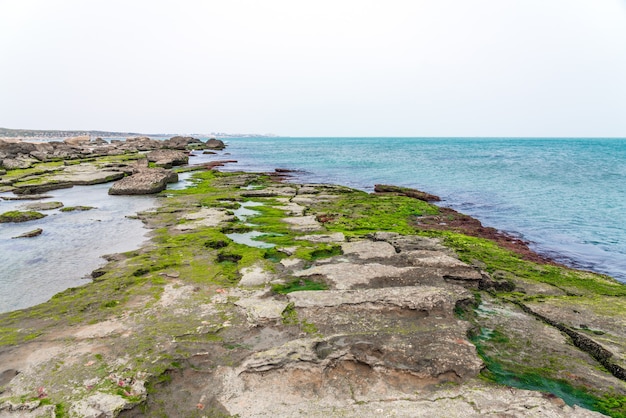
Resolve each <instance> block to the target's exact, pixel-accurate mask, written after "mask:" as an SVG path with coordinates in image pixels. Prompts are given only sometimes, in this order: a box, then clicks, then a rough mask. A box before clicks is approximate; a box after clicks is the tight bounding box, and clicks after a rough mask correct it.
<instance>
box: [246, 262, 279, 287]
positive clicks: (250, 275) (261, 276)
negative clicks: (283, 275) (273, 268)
mask: <svg viewBox="0 0 626 418" xmlns="http://www.w3.org/2000/svg"><path fill="white" fill-rule="evenodd" d="M272 278H273V275H272V274H271V273H269V272H268V271H266V270H265V269H264V268H263V267H262V266H253V267H246V268H243V269H241V280H239V285H240V286H261V285H264V284H265V283H268V282H270V281H271V280H272Z"/></svg>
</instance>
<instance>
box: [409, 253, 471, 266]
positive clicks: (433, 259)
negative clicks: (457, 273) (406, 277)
mask: <svg viewBox="0 0 626 418" xmlns="http://www.w3.org/2000/svg"><path fill="white" fill-rule="evenodd" d="M402 255H403V257H404V258H405V259H406V260H408V261H409V263H410V264H411V265H414V266H428V267H450V268H456V267H468V265H467V264H465V263H464V262H462V261H461V260H459V259H458V258H454V257H452V256H450V255H448V254H446V253H443V252H441V251H432V250H413V251H405V252H403V253H402Z"/></svg>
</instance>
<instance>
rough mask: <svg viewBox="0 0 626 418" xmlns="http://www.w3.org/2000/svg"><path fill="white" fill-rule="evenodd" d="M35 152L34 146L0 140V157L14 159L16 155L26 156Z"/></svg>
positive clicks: (27, 143) (26, 143) (29, 143)
mask: <svg viewBox="0 0 626 418" xmlns="http://www.w3.org/2000/svg"><path fill="white" fill-rule="evenodd" d="M34 150H35V144H33V143H31V142H22V141H15V140H0V157H1V158H2V159H4V158H15V157H17V156H18V155H28V154H30V153H31V152H32V151H34Z"/></svg>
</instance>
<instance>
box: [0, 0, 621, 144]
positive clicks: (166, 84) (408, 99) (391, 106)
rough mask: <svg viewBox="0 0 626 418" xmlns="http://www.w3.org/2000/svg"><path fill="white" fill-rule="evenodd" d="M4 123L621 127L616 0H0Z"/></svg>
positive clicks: (426, 132)
mask: <svg viewBox="0 0 626 418" xmlns="http://www.w3.org/2000/svg"><path fill="white" fill-rule="evenodd" d="M0 127H5V128H28V129H98V130H112V131H132V132H142V133H159V132H162V133H208V132H229V133H246V132H250V133H261V134H262V133H274V134H278V135H282V136H576V137H584V136H610V137H626V0H429V1H421V0H384V1H382V0H377V1H368V0H315V1H298V0H204V1H200V0H197V1H194V0H176V1H163V0H162V1H155V0H150V1H147V0H146V1H144V0H123V1H117V0H91V1H84V0H75V1H69V0H0Z"/></svg>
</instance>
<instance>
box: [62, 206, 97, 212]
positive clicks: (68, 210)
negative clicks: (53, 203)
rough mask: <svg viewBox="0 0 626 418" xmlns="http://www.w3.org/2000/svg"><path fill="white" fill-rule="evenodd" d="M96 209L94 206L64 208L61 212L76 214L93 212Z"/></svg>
mask: <svg viewBox="0 0 626 418" xmlns="http://www.w3.org/2000/svg"><path fill="white" fill-rule="evenodd" d="M92 209H95V207H93V206H81V205H79V206H66V207H64V208H61V209H60V211H61V212H76V211H86V210H92Z"/></svg>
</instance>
